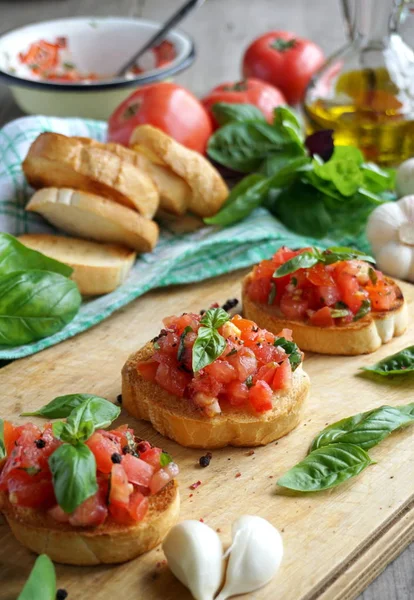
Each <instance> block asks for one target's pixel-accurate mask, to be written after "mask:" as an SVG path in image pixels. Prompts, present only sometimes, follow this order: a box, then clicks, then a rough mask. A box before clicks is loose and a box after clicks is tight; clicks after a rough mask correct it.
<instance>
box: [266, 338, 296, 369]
mask: <svg viewBox="0 0 414 600" xmlns="http://www.w3.org/2000/svg"><path fill="white" fill-rule="evenodd" d="M273 345H274V346H280V347H281V348H283V350H284V351H285V352H286V354H288V355H289V362H290V366H291V367H292V371H296V369H297V368H298V366H299V365H300V363H301V362H302V354H301V352H300V350H299V348H298V346H297V345H296V344H295V342H290V341H289V340H287V339H286V338H284V337H280V338H277V339H275V341H274V342H273Z"/></svg>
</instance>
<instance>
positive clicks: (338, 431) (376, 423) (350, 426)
mask: <svg viewBox="0 0 414 600" xmlns="http://www.w3.org/2000/svg"><path fill="white" fill-rule="evenodd" d="M411 423H414V403H412V404H408V405H407V406H396V407H393V406H380V408H376V409H374V410H369V411H367V412H363V413H359V414H357V415H354V416H353V417H348V418H346V419H342V420H341V421H338V422H337V423H333V424H332V425H329V426H328V427H326V428H325V429H324V430H323V431H321V432H320V433H319V434H318V435H317V436H316V438H315V439H314V440H313V442H312V445H311V447H310V451H311V452H312V451H313V450H316V449H317V448H320V447H322V446H328V445H329V444H334V443H338V442H340V443H344V444H355V445H356V446H359V447H360V448H363V449H364V450H369V449H370V448H373V447H374V446H376V445H377V444H379V443H380V442H381V441H382V440H383V439H385V438H386V437H388V436H389V435H390V434H391V433H392V432H393V431H396V430H397V429H400V427H404V426H406V425H410V424H411Z"/></svg>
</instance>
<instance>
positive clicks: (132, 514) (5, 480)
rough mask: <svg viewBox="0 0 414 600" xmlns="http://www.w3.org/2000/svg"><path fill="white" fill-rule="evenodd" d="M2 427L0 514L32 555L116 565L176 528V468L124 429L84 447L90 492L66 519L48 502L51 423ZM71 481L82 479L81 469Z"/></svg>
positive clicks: (52, 499)
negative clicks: (90, 458)
mask: <svg viewBox="0 0 414 600" xmlns="http://www.w3.org/2000/svg"><path fill="white" fill-rule="evenodd" d="M3 426H4V445H5V448H6V452H7V454H6V458H5V459H4V460H3V462H2V464H1V463H0V512H1V513H3V515H4V516H5V518H6V520H7V522H8V524H9V526H10V528H11V530H12V532H13V534H14V536H15V537H16V539H17V540H18V541H19V542H20V543H21V544H23V546H25V547H26V548H29V549H30V550H32V551H33V552H36V553H38V554H42V553H46V554H48V556H49V557H50V558H51V559H52V560H53V561H56V562H60V563H66V564H72V565H98V564H101V563H121V562H125V561H127V560H130V559H132V558H135V557H137V556H139V555H140V554H143V553H144V552H147V551H148V550H150V549H151V548H154V547H155V546H157V545H158V544H159V543H160V542H161V541H162V540H163V538H164V536H165V535H166V534H167V532H168V531H169V529H170V528H171V527H172V526H173V525H174V524H175V523H176V521H177V519H178V514H179V494H178V487H177V483H176V480H175V477H176V475H177V474H178V467H177V465H176V464H175V463H173V462H171V458H170V457H169V456H168V455H165V453H163V452H162V450H161V449H160V448H156V447H153V446H151V444H149V442H146V441H142V440H139V439H137V438H135V437H134V434H133V431H132V429H129V428H128V427H127V426H121V427H119V428H117V429H113V430H112V431H106V430H97V431H95V432H94V433H93V434H92V436H91V437H90V438H89V439H88V440H87V441H86V445H87V446H88V447H89V449H90V450H91V451H92V453H93V455H94V460H95V462H96V482H97V491H96V493H94V494H93V495H91V496H90V497H88V498H87V499H86V500H85V501H83V502H82V503H81V504H80V505H79V506H78V507H77V508H76V509H75V510H74V511H73V512H71V513H67V512H65V511H64V510H63V509H62V508H61V506H60V505H59V504H57V501H56V495H57V494H56V489H55V486H56V482H55V481H54V480H53V478H52V473H51V469H50V466H49V465H50V464H51V463H50V459H51V457H52V456H53V454H54V453H55V452H56V451H57V449H58V448H59V447H60V446H61V445H62V444H63V442H62V441H60V440H59V439H57V438H55V437H54V434H53V430H52V426H51V424H50V423H49V424H47V425H46V426H45V427H44V428H43V429H39V428H38V427H37V426H36V425H33V424H32V423H29V424H25V425H22V426H13V425H12V424H11V423H10V422H7V421H4V424H3ZM69 472H70V470H69V469H67V473H68V475H67V478H68V481H69V480H70V475H69ZM76 476H77V477H78V478H79V479H82V478H84V474H83V472H82V465H81V464H79V466H78V468H77V470H76ZM68 486H69V483H68ZM68 493H72V494H73V489H72V491H71V492H68Z"/></svg>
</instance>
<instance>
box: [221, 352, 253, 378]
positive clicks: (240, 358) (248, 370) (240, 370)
mask: <svg viewBox="0 0 414 600" xmlns="http://www.w3.org/2000/svg"><path fill="white" fill-rule="evenodd" d="M227 360H228V362H229V363H230V364H231V365H233V367H234V368H235V369H236V371H237V376H238V378H239V381H246V379H247V378H248V377H249V375H254V373H255V371H256V369H257V359H256V356H255V354H254V352H253V350H251V349H250V348H246V347H244V346H241V347H240V350H239V351H238V352H237V354H233V356H228V357H227Z"/></svg>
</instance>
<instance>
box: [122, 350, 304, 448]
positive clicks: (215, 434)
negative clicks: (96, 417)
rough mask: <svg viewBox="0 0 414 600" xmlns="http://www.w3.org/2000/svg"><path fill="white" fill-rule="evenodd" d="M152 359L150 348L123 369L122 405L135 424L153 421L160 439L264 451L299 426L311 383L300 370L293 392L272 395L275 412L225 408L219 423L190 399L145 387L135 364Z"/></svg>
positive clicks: (148, 384)
mask: <svg viewBox="0 0 414 600" xmlns="http://www.w3.org/2000/svg"><path fill="white" fill-rule="evenodd" d="M153 353H154V347H153V344H152V343H151V342H149V343H148V344H146V346H144V347H143V348H141V349H140V350H138V352H136V353H135V354H132V355H131V356H130V357H129V358H128V360H127V362H126V363H125V365H124V367H123V369H122V405H123V407H124V408H125V409H126V410H127V412H129V413H130V414H132V415H133V416H134V417H136V418H137V419H145V420H146V421H150V422H151V424H152V425H153V427H154V428H155V429H156V430H157V431H158V432H159V433H161V434H162V435H164V436H166V437H169V438H171V439H172V440H175V441H176V442H178V443H179V444H181V445H182V446H186V447H188V448H222V447H224V446H263V445H265V444H269V443H270V442H272V441H274V440H277V439H278V438H280V437H282V436H284V435H286V434H287V433H289V431H291V430H292V429H294V427H296V426H297V425H298V423H299V421H300V413H301V408H302V405H303V403H304V401H305V399H306V398H307V396H308V393H309V388H310V382H309V377H308V375H307V374H306V373H305V372H304V371H303V369H302V367H301V366H300V367H298V368H297V369H296V371H295V372H294V373H293V378H292V387H291V389H289V390H286V391H280V392H277V393H274V394H273V398H274V401H275V406H274V408H273V410H272V411H268V412H267V413H264V414H260V415H259V414H256V413H253V412H248V411H246V410H244V411H243V410H240V409H235V408H233V409H232V408H231V407H226V408H225V409H224V410H223V412H222V413H221V414H219V415H216V416H215V417H206V416H204V415H202V414H201V413H200V411H199V410H198V409H197V408H196V407H195V406H193V405H192V404H191V403H190V402H189V401H188V400H187V399H183V398H179V397H177V396H173V395H171V394H170V393H169V392H167V391H166V390H164V389H163V388H161V387H160V386H159V385H157V384H156V383H153V382H150V381H146V380H145V379H143V378H142V377H141V375H140V374H139V373H138V370H137V363H138V362H139V361H141V360H147V359H149V358H150V357H151V356H152V354H153Z"/></svg>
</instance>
